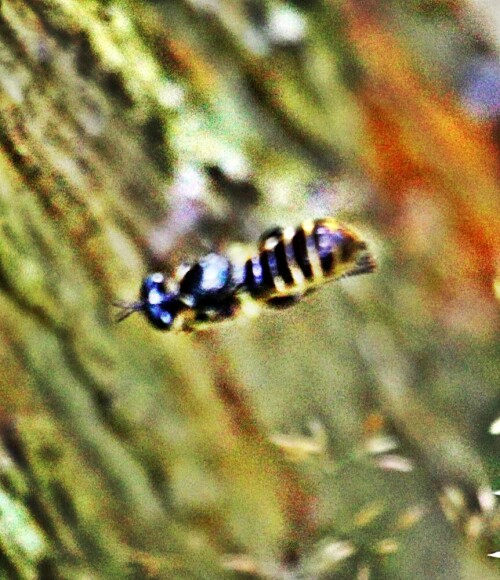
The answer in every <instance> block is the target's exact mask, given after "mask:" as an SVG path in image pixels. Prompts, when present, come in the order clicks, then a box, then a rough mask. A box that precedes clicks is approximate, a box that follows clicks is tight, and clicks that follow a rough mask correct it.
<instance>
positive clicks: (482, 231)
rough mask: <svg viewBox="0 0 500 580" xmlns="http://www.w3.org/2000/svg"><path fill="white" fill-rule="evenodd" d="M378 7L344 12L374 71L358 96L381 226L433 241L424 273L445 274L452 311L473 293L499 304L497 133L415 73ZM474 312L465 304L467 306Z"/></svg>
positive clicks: (349, 7)
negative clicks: (496, 282)
mask: <svg viewBox="0 0 500 580" xmlns="http://www.w3.org/2000/svg"><path fill="white" fill-rule="evenodd" d="M370 4H371V3H370V2H368V3H366V2H359V1H357V0H348V1H347V2H346V4H345V15H346V18H347V25H348V33H349V35H350V39H351V41H352V43H353V45H354V46H355V47H356V49H357V51H358V57H359V59H360V61H361V64H362V66H363V68H364V72H365V79H364V83H362V84H361V85H360V88H359V91H358V96H359V100H360V103H361V106H362V109H363V111H364V113H365V130H366V135H367V142H368V143H367V148H366V151H365V157H364V162H365V165H366V167H367V169H368V171H369V173H370V175H371V176H372V178H373V180H374V182H375V183H376V184H377V185H378V188H379V196H380V198H379V199H380V207H381V210H382V213H383V212H384V210H385V212H386V213H385V215H381V216H380V221H381V223H380V225H381V227H382V228H386V233H387V232H390V234H391V235H392V236H394V235H396V236H397V237H398V238H400V239H401V240H402V241H403V243H404V244H412V241H413V240H415V242H416V244H417V245H418V244H419V243H421V242H422V240H423V241H424V246H425V240H426V239H427V242H428V243H429V239H431V240H432V244H431V247H428V248H426V249H425V248H424V252H423V255H422V256H421V260H422V262H426V263H425V265H424V268H425V269H426V270H428V271H427V272H424V276H425V275H426V274H427V275H429V276H430V277H431V278H432V277H437V278H438V280H439V281H440V283H439V284H438V285H437V286H440V287H441V290H442V292H443V297H445V300H446V302H447V304H448V305H449V301H450V296H451V297H452V298H453V300H455V299H458V298H459V297H460V295H461V294H462V293H463V292H464V290H465V293H466V294H473V295H474V296H477V295H478V294H480V295H481V296H482V299H483V300H485V301H486V302H489V301H492V300H493V299H494V288H493V286H494V279H495V272H496V271H497V267H498V258H499V251H498V245H497V238H498V232H499V231H500V195H499V193H500V188H499V174H500V172H499V164H498V151H497V149H496V147H495V144H494V142H493V138H492V127H491V126H490V125H489V124H488V123H485V122H477V121H475V120H474V119H472V118H471V117H469V116H468V115H467V113H466V111H465V110H463V109H462V108H461V106H460V104H459V103H458V101H457V100H456V98H455V97H454V96H453V95H445V94H443V92H440V87H439V86H435V85H431V84H430V83H429V82H428V81H426V80H425V79H423V78H421V77H420V76H419V75H418V74H417V73H416V72H415V71H414V70H413V69H412V66H411V60H410V57H409V55H408V54H407V52H406V51H405V49H404V48H403V47H402V46H401V45H400V44H399V41H398V39H397V38H396V37H395V35H394V34H393V33H392V32H390V31H389V30H388V28H387V26H388V22H387V19H386V18H385V16H384V14H383V13H382V12H381V11H378V12H377V11H376V10H374V9H373V6H372V9H370ZM419 207H420V208H422V209H424V208H425V207H428V208H431V215H430V216H429V215H428V214H426V213H425V211H423V212H422V213H420V214H419V213H418V211H415V208H419ZM422 232H424V237H423V236H422ZM429 235H430V238H429V237H428V236H429ZM426 236H427V237H426ZM417 249H418V248H417ZM434 282H435V281H434ZM444 295H445V296H444ZM436 299H437V301H438V302H440V297H439V293H437V295H436ZM453 300H452V302H453ZM473 302H474V306H473V307H474V308H476V309H477V302H476V301H473ZM467 307H468V306H467V301H464V300H461V301H460V309H463V308H466V309H467ZM471 307H472V306H471ZM439 308H441V305H439V306H438V309H439ZM487 310H488V315H490V313H491V312H490V309H488V308H487ZM451 318H452V319H456V316H455V317H453V316H452V317H451Z"/></svg>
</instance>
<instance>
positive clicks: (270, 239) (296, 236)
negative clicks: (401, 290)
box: [243, 218, 374, 301]
mask: <svg viewBox="0 0 500 580" xmlns="http://www.w3.org/2000/svg"><path fill="white" fill-rule="evenodd" d="M365 250H366V244H365V243H364V242H363V241H362V240H361V239H360V238H359V236H358V235H357V234H355V233H354V232H353V231H351V230H350V229H348V228H347V227H346V226H343V225H341V224H339V223H338V222H336V221H335V220H333V219H332V218H325V219H318V220H315V221H311V220H310V221H305V222H303V223H302V224H301V225H300V226H298V227H297V228H295V229H293V228H285V229H283V228H274V229H273V230H270V231H268V232H266V233H265V234H264V235H263V236H262V237H261V240H260V244H259V253H258V254H257V255H256V256H254V257H253V258H250V259H249V260H248V261H247V263H246V265H245V280H244V283H243V286H244V288H245V290H246V291H247V292H249V294H250V295H251V296H253V297H254V298H260V299H263V300H266V301H267V300H275V299H276V298H281V297H290V296H292V297H293V296H295V297H300V296H301V295H302V294H304V293H305V292H307V291H309V290H311V289H312V288H313V287H315V286H318V285H319V284H321V283H322V282H326V281H328V280H334V279H336V278H340V277H341V276H344V275H347V274H353V273H357V268H358V266H359V260H360V256H361V254H362V253H363V252H365ZM371 266H372V269H373V268H374V264H371ZM364 268H365V269H364V271H367V270H366V265H364Z"/></svg>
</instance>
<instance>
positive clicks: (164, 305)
mask: <svg viewBox="0 0 500 580" xmlns="http://www.w3.org/2000/svg"><path fill="white" fill-rule="evenodd" d="M150 296H151V297H152V298H153V300H149V301H148V302H146V303H145V305H144V312H145V313H146V316H147V317H148V319H149V321H150V322H151V324H152V325H153V326H155V327H156V328H159V329H160V330H169V329H170V328H171V327H172V324H173V322H174V319H175V317H176V316H177V314H178V313H179V311H180V310H181V308H182V307H183V305H182V304H181V303H180V302H179V300H178V298H177V295H175V294H170V293H166V292H162V293H161V292H159V291H158V290H156V289H153V290H152V291H151V292H150Z"/></svg>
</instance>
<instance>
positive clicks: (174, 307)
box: [115, 272, 184, 330]
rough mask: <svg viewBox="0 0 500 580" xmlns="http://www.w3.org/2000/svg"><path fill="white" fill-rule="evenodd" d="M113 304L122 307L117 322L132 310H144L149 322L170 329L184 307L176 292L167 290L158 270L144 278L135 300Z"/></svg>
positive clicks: (160, 327)
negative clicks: (138, 296) (138, 297)
mask: <svg viewBox="0 0 500 580" xmlns="http://www.w3.org/2000/svg"><path fill="white" fill-rule="evenodd" d="M115 306H118V307H119V308H121V309H122V312H121V313H120V314H119V315H118V317H117V320H118V322H121V321H122V320H125V318H127V317H128V316H130V315H131V314H133V313H134V312H144V314H145V316H146V318H147V319H148V320H149V322H150V323H151V324H152V325H153V326H154V327H155V328H158V329H160V330H170V329H171V328H172V325H173V323H174V320H175V317H176V316H177V314H178V313H179V312H180V310H181V309H182V308H184V306H183V304H182V303H181V302H180V301H179V299H178V294H177V293H176V292H169V291H168V290H167V288H166V285H165V277H164V276H163V274H160V273H159V272H156V273H154V274H150V275H149V276H146V278H144V280H143V282H142V286H141V292H140V299H139V300H138V301H137V302H130V303H116V304H115Z"/></svg>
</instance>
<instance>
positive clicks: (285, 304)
mask: <svg viewBox="0 0 500 580" xmlns="http://www.w3.org/2000/svg"><path fill="white" fill-rule="evenodd" d="M301 298H302V294H291V295H289V296H275V297H274V298H269V300H266V302H265V304H266V306H270V307H271V308H279V309H284V308H290V306H293V305H294V304H297V302H299V300H300V299H301Z"/></svg>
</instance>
